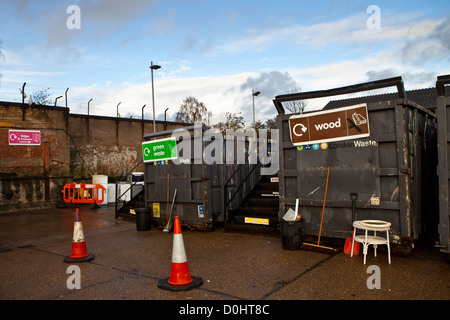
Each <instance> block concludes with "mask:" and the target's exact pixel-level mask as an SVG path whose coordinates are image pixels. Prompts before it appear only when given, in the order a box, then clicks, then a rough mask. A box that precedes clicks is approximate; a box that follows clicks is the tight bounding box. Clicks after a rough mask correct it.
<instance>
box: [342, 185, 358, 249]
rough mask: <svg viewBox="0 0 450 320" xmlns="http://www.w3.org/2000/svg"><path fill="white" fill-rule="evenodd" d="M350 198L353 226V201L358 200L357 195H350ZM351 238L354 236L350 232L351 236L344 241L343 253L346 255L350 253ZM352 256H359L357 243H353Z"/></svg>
mask: <svg viewBox="0 0 450 320" xmlns="http://www.w3.org/2000/svg"><path fill="white" fill-rule="evenodd" d="M350 196H351V197H352V225H353V221H355V201H356V198H358V195H357V194H356V193H350ZM353 236H354V234H353V231H352V236H351V237H350V238H347V239H346V240H345V245H344V253H346V254H351V253H352V242H353ZM353 254H354V255H359V242H355V243H354V245H353Z"/></svg>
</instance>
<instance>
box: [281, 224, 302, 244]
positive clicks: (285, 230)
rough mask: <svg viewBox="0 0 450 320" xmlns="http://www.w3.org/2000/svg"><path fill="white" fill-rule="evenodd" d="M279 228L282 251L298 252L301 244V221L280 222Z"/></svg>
mask: <svg viewBox="0 0 450 320" xmlns="http://www.w3.org/2000/svg"><path fill="white" fill-rule="evenodd" d="M280 227H281V243H282V244H283V249H286V250H300V246H301V245H302V244H303V242H302V227H303V220H299V221H286V220H283V219H281V220H280Z"/></svg>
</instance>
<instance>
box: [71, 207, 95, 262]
mask: <svg viewBox="0 0 450 320" xmlns="http://www.w3.org/2000/svg"><path fill="white" fill-rule="evenodd" d="M91 260H94V255H93V254H88V252H87V249H86V241H85V239H84V232H83V224H82V222H81V217H80V210H79V209H77V211H76V213H75V222H74V226H73V242H72V253H71V254H70V256H67V257H65V258H64V262H68V263H73V262H88V261H91Z"/></svg>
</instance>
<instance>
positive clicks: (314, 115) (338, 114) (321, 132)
mask: <svg viewBox="0 0 450 320" xmlns="http://www.w3.org/2000/svg"><path fill="white" fill-rule="evenodd" d="M289 131H290V135H291V141H292V143H293V144H294V146H301V145H308V144H315V143H321V142H331V141H339V140H347V139H357V138H364V137H368V136H370V129H369V114H368V112H367V105H366V104H360V105H355V106H351V107H344V108H338V109H333V110H326V111H318V112H311V113H307V114H301V115H293V116H291V117H290V118H289Z"/></svg>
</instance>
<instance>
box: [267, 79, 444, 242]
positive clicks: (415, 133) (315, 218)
mask: <svg viewBox="0 0 450 320" xmlns="http://www.w3.org/2000/svg"><path fill="white" fill-rule="evenodd" d="M389 86H396V87H397V88H398V98H397V99H395V98H393V99H392V100H388V101H376V102H373V100H370V99H367V102H366V103H364V105H366V106H367V117H368V119H364V120H366V121H367V122H368V124H369V125H370V135H369V136H367V137H364V138H357V139H351V138H345V140H340V141H328V142H326V143H320V142H317V143H314V144H312V145H305V146H303V145H299V146H296V145H294V143H293V142H292V136H291V131H292V128H290V118H291V117H296V119H298V118H300V117H303V116H304V115H305V113H304V114H303V115H293V114H284V107H283V104H284V103H286V102H292V101H298V100H305V99H314V98H323V97H327V96H334V95H340V94H348V93H355V92H358V91H366V90H371V89H380V88H383V87H389ZM339 102H342V103H341V104H340V107H339V108H341V109H343V108H349V109H350V107H351V106H354V102H353V101H352V99H348V100H339ZM344 102H348V104H346V105H343V103H344ZM352 103H353V104H352ZM274 104H275V107H276V109H277V111H278V113H279V114H278V116H277V126H278V128H279V130H280V145H281V148H280V160H279V163H280V171H279V172H278V176H279V189H280V207H279V218H281V217H282V215H283V214H284V213H285V212H286V210H288V209H289V208H293V207H294V204H295V201H296V199H299V202H300V207H301V210H302V216H303V219H304V227H303V233H304V235H313V236H314V235H318V233H319V225H320V222H321V210H322V206H323V197H324V188H325V181H326V177H327V168H328V167H330V169H331V171H330V179H329V186H328V194H327V198H326V209H325V214H324V220H323V229H322V236H325V237H333V238H347V237H349V236H350V235H351V231H352V230H353V227H352V222H353V221H352V219H353V215H352V198H351V195H352V194H357V195H358V198H357V201H355V219H356V220H362V219H377V220H384V221H389V222H391V223H392V227H391V237H390V239H391V241H392V242H394V243H398V244H405V245H407V246H408V245H409V246H411V245H412V244H413V242H414V240H415V239H418V238H419V236H420V235H421V233H422V232H423V231H424V230H423V221H424V218H425V216H426V215H430V214H436V212H437V210H436V209H437V203H438V201H437V197H436V195H437V192H436V190H437V181H436V180H437V179H436V168H437V138H436V136H437V134H436V131H437V128H436V127H437V126H436V115H435V114H434V113H433V112H432V111H430V110H428V109H426V108H424V107H422V106H420V105H418V104H416V103H414V102H411V101H408V100H407V97H406V95H405V91H404V88H403V82H402V80H401V77H397V78H391V79H385V80H380V81H374V82H370V83H364V84H359V85H352V86H348V87H342V88H337V89H330V90H322V91H315V92H304V93H298V94H286V95H281V96H277V97H276V98H275V100H274ZM347 106H348V107H347ZM334 110H336V109H334ZM324 111H326V110H325V109H324V110H321V111H320V112H321V113H322V112H323V113H325V112H324ZM331 112H335V111H332V110H331V109H330V110H329V111H328V113H329V114H330V113H331ZM348 119H350V121H348ZM360 120H361V119H359V118H354V119H353V120H352V116H351V115H350V116H349V117H348V118H345V119H341V120H340V121H341V122H339V123H335V122H333V123H331V122H327V123H326V125H325V126H324V125H321V124H317V126H315V127H313V128H312V130H314V128H315V129H316V130H319V129H326V128H332V127H333V126H334V127H337V126H338V125H342V126H343V125H344V124H345V125H347V122H352V123H353V125H355V126H356V124H357V123H358V122H360V123H361V122H362V121H360ZM291 123H292V121H291ZM348 126H350V125H348ZM358 126H359V127H361V128H362V126H360V125H359V124H358ZM300 129H301V125H298V127H297V128H296V130H297V131H296V133H297V134H298V135H301V133H302V132H301V131H299V130H300ZM310 130H311V127H310ZM311 132H313V131H311ZM321 132H323V131H321Z"/></svg>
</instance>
